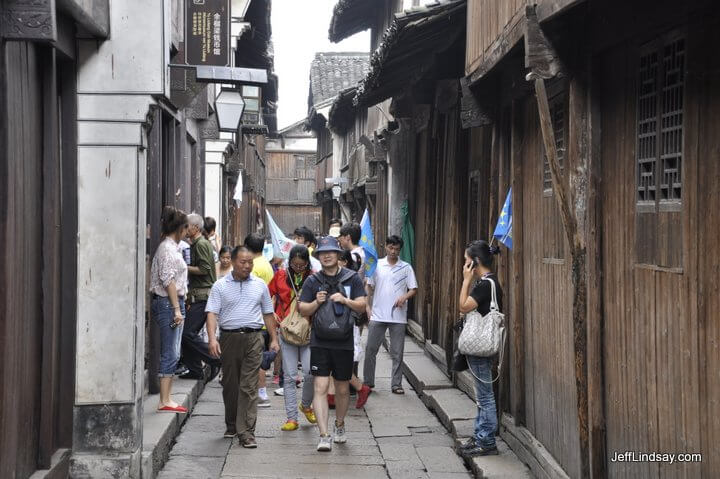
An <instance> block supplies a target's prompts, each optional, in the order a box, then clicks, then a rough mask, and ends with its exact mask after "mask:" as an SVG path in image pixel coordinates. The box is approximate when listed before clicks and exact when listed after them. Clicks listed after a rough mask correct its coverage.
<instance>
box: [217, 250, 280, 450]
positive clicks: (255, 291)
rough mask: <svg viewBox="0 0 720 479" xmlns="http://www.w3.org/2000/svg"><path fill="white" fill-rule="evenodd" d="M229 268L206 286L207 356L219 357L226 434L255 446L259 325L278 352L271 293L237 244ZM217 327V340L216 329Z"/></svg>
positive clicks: (260, 348)
mask: <svg viewBox="0 0 720 479" xmlns="http://www.w3.org/2000/svg"><path fill="white" fill-rule="evenodd" d="M231 258H232V264H233V270H232V273H230V274H228V275H226V276H225V277H223V278H221V279H220V280H218V281H216V282H215V284H214V285H213V287H212V289H211V290H210V297H209V298H208V301H207V305H206V306H205V312H207V313H208V317H207V327H208V336H209V340H210V342H209V345H208V349H209V352H210V355H211V356H213V357H216V358H218V357H219V358H221V360H222V372H223V379H222V387H223V402H224V403H225V424H226V426H227V430H226V431H225V437H233V436H234V435H236V434H237V436H238V438H239V440H240V445H241V446H242V447H245V448H255V447H257V442H256V441H255V424H256V421H257V402H258V371H259V370H260V364H261V362H262V355H263V336H262V333H261V331H262V328H263V326H265V327H266V328H267V331H268V333H269V334H270V347H269V349H270V350H272V351H275V352H276V353H277V352H278V351H279V350H280V346H279V345H278V340H277V331H276V329H275V328H276V324H277V323H276V322H275V316H274V315H273V305H272V301H271V299H270V292H269V291H268V288H267V286H266V285H265V283H264V282H263V280H261V279H260V278H258V277H256V276H252V275H251V274H250V272H251V271H252V268H253V253H252V251H250V249H249V248H248V247H246V246H237V247H235V249H234V250H233V251H232V253H231ZM218 326H219V327H220V331H221V333H220V342H218V341H217V339H215V330H216V328H217V327H218Z"/></svg>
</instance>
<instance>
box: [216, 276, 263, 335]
mask: <svg viewBox="0 0 720 479" xmlns="http://www.w3.org/2000/svg"><path fill="white" fill-rule="evenodd" d="M205 312H206V313H215V314H217V321H218V326H220V328H222V329H238V328H255V329H260V328H262V327H263V326H265V321H264V320H263V315H265V314H271V313H272V312H273V306H272V300H271V299H270V292H269V291H268V287H267V286H266V285H265V282H264V281H263V280H262V279H260V278H258V277H257V276H253V275H250V276H248V277H247V279H245V280H243V281H240V280H237V279H235V278H233V275H232V273H229V274H228V275H227V276H224V277H223V278H220V279H219V280H217V281H216V282H215V284H213V286H212V289H211V290H210V296H209V297H208V301H207V305H206V306H205Z"/></svg>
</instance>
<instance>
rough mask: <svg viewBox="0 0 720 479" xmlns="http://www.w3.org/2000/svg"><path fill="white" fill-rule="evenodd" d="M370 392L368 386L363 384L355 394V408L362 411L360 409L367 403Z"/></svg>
mask: <svg viewBox="0 0 720 479" xmlns="http://www.w3.org/2000/svg"><path fill="white" fill-rule="evenodd" d="M371 392H372V389H370V386H368V385H367V384H363V385H362V388H361V389H360V390H359V391H358V392H357V402H356V403H355V408H357V409H362V407H363V406H364V405H365V403H366V402H367V400H368V396H370V393H371Z"/></svg>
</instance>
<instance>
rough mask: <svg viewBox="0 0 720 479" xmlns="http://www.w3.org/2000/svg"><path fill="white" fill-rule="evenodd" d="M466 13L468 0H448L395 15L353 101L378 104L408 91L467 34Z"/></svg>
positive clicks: (358, 104)
mask: <svg viewBox="0 0 720 479" xmlns="http://www.w3.org/2000/svg"><path fill="white" fill-rule="evenodd" d="M466 13H467V2H466V0H446V1H440V2H435V3H431V4H428V5H425V6H422V7H415V8H413V9H411V10H406V11H404V12H401V13H398V14H396V15H395V20H394V21H393V23H392V25H390V27H389V28H388V29H387V31H386V32H385V34H384V35H383V41H382V43H381V44H380V46H379V47H378V49H377V50H376V51H375V52H374V53H373V54H372V57H371V58H370V70H369V71H368V74H367V76H366V77H365V78H364V79H363V80H361V81H360V84H359V86H358V90H357V93H356V95H355V98H354V100H353V103H354V104H355V105H356V106H370V105H375V104H377V103H380V102H381V101H383V100H386V99H388V98H390V97H392V96H395V95H397V94H398V93H399V92H401V91H406V90H407V89H408V87H410V86H412V84H413V83H415V82H416V81H418V80H419V79H420V78H421V77H422V76H423V75H424V74H425V73H426V72H427V71H428V70H429V69H430V68H432V66H433V65H434V63H435V57H436V55H437V54H439V53H441V52H443V51H445V50H447V49H448V48H450V46H451V45H452V44H453V43H454V42H455V41H456V40H457V39H458V37H459V36H460V35H464V33H465V21H466Z"/></svg>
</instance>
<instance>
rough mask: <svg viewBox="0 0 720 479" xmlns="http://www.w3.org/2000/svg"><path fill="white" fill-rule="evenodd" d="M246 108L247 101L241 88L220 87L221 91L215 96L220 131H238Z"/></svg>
mask: <svg viewBox="0 0 720 479" xmlns="http://www.w3.org/2000/svg"><path fill="white" fill-rule="evenodd" d="M244 110H245V101H244V100H243V97H242V95H241V94H240V90H238V89H235V88H228V87H225V86H223V87H221V88H220V93H219V94H218V96H217V98H215V111H216V112H217V118H218V127H219V129H220V131H225V132H230V133H234V132H236V131H237V129H238V127H239V126H240V120H241V119H242V115H243V111H244Z"/></svg>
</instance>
